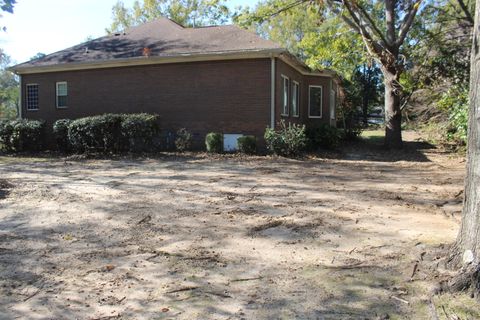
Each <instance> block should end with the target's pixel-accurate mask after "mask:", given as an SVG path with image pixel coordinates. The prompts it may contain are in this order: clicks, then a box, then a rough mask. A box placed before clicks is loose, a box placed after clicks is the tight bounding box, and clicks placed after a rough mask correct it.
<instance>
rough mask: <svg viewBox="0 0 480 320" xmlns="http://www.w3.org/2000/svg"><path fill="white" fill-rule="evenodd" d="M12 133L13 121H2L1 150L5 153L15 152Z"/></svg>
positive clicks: (0, 126) (0, 125)
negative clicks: (11, 138) (11, 140)
mask: <svg viewBox="0 0 480 320" xmlns="http://www.w3.org/2000/svg"><path fill="white" fill-rule="evenodd" d="M12 132H13V126H12V121H10V120H0V149H2V150H3V151H13V147H12V144H11V142H10V137H11V136H12Z"/></svg>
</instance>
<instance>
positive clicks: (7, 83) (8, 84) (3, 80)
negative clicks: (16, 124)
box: [0, 49, 20, 119]
mask: <svg viewBox="0 0 480 320" xmlns="http://www.w3.org/2000/svg"><path fill="white" fill-rule="evenodd" d="M11 63H12V61H11V59H10V57H9V56H8V55H6V54H5V53H4V52H3V50H1V49H0V119H12V118H15V117H16V114H17V109H18V107H19V100H20V99H19V84H18V79H17V77H16V76H15V75H14V74H13V73H11V72H10V71H8V70H7V67H8V66H10V65H11Z"/></svg>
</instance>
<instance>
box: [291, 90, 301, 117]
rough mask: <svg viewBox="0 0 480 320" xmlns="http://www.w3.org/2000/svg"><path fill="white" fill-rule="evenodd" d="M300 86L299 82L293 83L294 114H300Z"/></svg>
mask: <svg viewBox="0 0 480 320" xmlns="http://www.w3.org/2000/svg"><path fill="white" fill-rule="evenodd" d="M299 89H300V87H299V85H298V83H295V82H294V83H293V85H292V115H294V116H298V109H299V105H300V103H299V102H300V90H299Z"/></svg>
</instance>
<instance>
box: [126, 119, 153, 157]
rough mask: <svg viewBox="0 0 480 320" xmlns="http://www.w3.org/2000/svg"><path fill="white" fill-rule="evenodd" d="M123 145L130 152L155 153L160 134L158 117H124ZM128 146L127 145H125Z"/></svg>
mask: <svg viewBox="0 0 480 320" xmlns="http://www.w3.org/2000/svg"><path fill="white" fill-rule="evenodd" d="M120 127H121V128H120V129H121V132H122V137H123V138H124V139H123V141H122V143H123V145H124V147H126V148H127V149H128V151H130V152H142V151H153V150H154V149H155V146H154V139H155V137H157V136H158V134H159V131H160V130H159V126H158V115H154V114H147V113H135V114H126V115H122V120H121V125H120ZM125 144H126V145H125Z"/></svg>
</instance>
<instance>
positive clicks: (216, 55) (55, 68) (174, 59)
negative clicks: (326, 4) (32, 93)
mask: <svg viewBox="0 0 480 320" xmlns="http://www.w3.org/2000/svg"><path fill="white" fill-rule="evenodd" d="M284 52H286V50H285V49H283V48H273V49H256V50H243V51H222V52H219V51H218V52H206V53H203V52H199V53H185V54H175V55H164V56H150V57H135V58H124V59H110V60H98V61H89V62H73V63H64V64H55V65H49V66H20V65H16V66H13V67H10V68H8V69H7V70H9V71H11V72H14V73H16V74H19V75H22V74H33V73H48V72H60V71H75V70H88V69H105V68H117V67H129V66H143V65H153V64H167V63H181V62H197V61H215V60H240V59H255V58H271V57H278V56H280V55H281V54H282V53H284Z"/></svg>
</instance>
